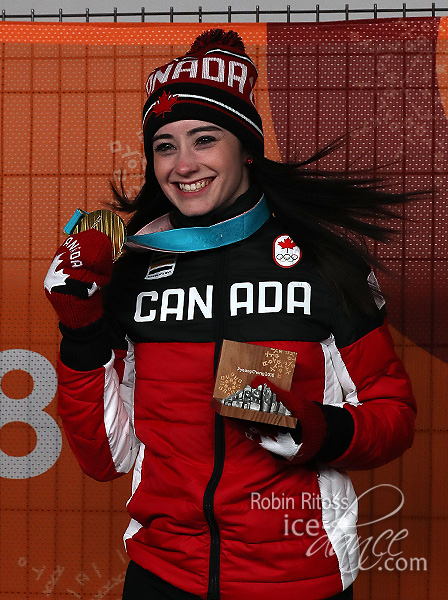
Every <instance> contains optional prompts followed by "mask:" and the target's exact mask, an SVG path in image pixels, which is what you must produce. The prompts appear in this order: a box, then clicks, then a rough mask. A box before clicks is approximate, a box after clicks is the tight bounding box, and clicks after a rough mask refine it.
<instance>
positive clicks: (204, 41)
mask: <svg viewBox="0 0 448 600" xmlns="http://www.w3.org/2000/svg"><path fill="white" fill-rule="evenodd" d="M223 46H228V47H229V48H235V49H237V50H241V52H246V48H245V46H244V42H243V40H242V39H241V36H240V35H239V33H237V32H236V31H232V30H231V29H230V30H229V31H227V32H226V31H224V29H218V28H217V29H209V30H208V31H204V32H203V33H201V35H198V37H197V38H196V40H195V41H194V42H193V43H192V45H191V48H190V51H189V53H188V54H197V53H198V52H202V51H203V50H207V49H209V48H211V47H213V48H216V47H223Z"/></svg>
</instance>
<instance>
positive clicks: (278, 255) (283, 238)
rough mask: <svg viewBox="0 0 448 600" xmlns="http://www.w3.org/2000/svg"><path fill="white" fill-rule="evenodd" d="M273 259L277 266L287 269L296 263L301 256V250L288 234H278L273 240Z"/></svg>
mask: <svg viewBox="0 0 448 600" xmlns="http://www.w3.org/2000/svg"><path fill="white" fill-rule="evenodd" d="M273 254H274V260H275V262H276V263H277V264H278V266H279V267H284V268H286V269H288V268H289V267H293V266H294V265H296V264H297V263H298V262H299V260H300V259H301V258H302V252H301V250H300V248H299V247H298V246H297V244H296V243H295V242H294V240H292V239H291V238H290V237H289V235H279V236H278V238H276V239H275V240H274V248H273Z"/></svg>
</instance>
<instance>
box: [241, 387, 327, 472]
mask: <svg viewBox="0 0 448 600" xmlns="http://www.w3.org/2000/svg"><path fill="white" fill-rule="evenodd" d="M263 383H267V385H268V386H269V387H270V388H271V390H272V391H273V392H274V393H275V394H276V396H277V402H282V403H283V405H284V406H285V407H286V408H287V409H288V410H290V411H291V412H292V413H293V416H294V417H296V418H297V419H298V422H297V427H296V429H287V428H281V429H278V428H275V427H272V434H271V433H268V432H267V431H266V429H265V428H263V429H264V430H261V429H260V430H257V429H256V428H251V429H250V430H249V433H250V434H254V433H255V432H257V434H258V435H259V436H260V442H259V443H260V446H262V447H263V448H265V449H266V450H269V452H272V453H273V454H278V455H279V456H282V457H283V458H287V459H288V460H290V461H293V462H295V463H305V462H307V461H309V460H310V459H311V458H313V457H314V456H315V455H316V454H317V453H318V452H319V450H320V449H321V448H322V446H323V444H324V441H325V437H326V435H327V420H326V418H325V414H324V412H323V410H322V409H321V407H320V406H319V405H318V404H317V403H316V402H311V401H309V400H307V399H306V398H301V399H299V398H297V393H296V394H294V393H291V392H287V391H285V390H282V389H281V388H279V387H277V386H276V385H274V384H273V383H271V382H270V381H265V380H264V379H263V378H262V377H256V378H255V379H254V380H253V381H252V383H251V386H252V387H254V388H255V387H258V386H259V385H260V384H263ZM247 437H250V435H248V436H247Z"/></svg>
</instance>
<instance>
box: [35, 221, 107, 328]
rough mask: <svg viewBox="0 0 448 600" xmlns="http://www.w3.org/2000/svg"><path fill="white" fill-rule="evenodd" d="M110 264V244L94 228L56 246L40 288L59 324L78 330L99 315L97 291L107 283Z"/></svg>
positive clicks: (100, 302)
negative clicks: (42, 288) (42, 286)
mask: <svg viewBox="0 0 448 600" xmlns="http://www.w3.org/2000/svg"><path fill="white" fill-rule="evenodd" d="M112 265H113V261H112V244H111V242H110V240H109V238H108V237H107V235H105V234H104V233H101V232H100V231H97V230H96V229H88V230H87V231H82V232H81V233H77V234H75V235H71V236H69V237H68V238H67V239H66V240H65V242H64V243H63V244H62V246H60V248H59V249H58V251H57V252H56V255H55V257H54V259H53V262H52V263H51V266H50V268H49V270H48V273H47V276H46V277H45V281H44V288H45V294H46V296H47V298H48V299H49V301H50V302H51V304H52V306H53V308H54V310H55V311H56V313H57V315H58V317H59V320H60V321H61V323H62V324H63V325H66V326H67V327H70V328H71V329H78V328H80V327H86V326H87V325H89V324H90V323H93V322H95V321H97V320H98V319H99V318H100V317H101V316H102V314H103V303H102V298H101V293H99V291H98V290H99V289H100V288H101V287H103V286H104V285H106V283H108V282H109V281H110V278H111V275H112Z"/></svg>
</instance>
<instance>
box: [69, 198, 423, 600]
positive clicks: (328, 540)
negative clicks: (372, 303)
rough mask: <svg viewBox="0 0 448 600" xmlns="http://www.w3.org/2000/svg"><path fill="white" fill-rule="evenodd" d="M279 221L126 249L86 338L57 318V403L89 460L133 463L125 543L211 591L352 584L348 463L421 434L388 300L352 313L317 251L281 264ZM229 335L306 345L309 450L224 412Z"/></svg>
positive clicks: (104, 471)
mask: <svg viewBox="0 0 448 600" xmlns="http://www.w3.org/2000/svg"><path fill="white" fill-rule="evenodd" d="M237 204H238V202H237ZM239 208H240V210H241V207H239ZM243 208H244V207H243ZM189 224H190V223H189ZM200 224H201V223H200ZM286 233H287V231H285V228H284V227H283V226H282V225H281V224H280V223H279V222H278V221H277V220H276V219H275V218H274V217H272V218H271V219H269V220H268V222H266V223H265V224H264V225H263V226H262V227H261V229H259V230H258V231H257V232H256V233H255V234H253V235H252V236H251V237H249V238H247V239H245V240H243V241H241V242H238V243H235V244H232V245H229V246H225V247H222V248H217V249H213V250H207V251H202V252H195V253H185V254H177V255H167V254H162V253H154V252H142V253H136V252H128V253H127V254H126V255H125V256H124V257H123V258H122V259H120V260H119V261H118V262H117V264H116V267H115V272H114V276H113V279H112V282H111V284H110V285H109V286H108V289H107V290H106V294H105V305H106V309H107V311H106V314H107V318H105V319H104V320H103V321H102V323H101V324H96V325H95V327H93V328H91V329H90V337H89V340H88V343H87V342H86V336H85V335H82V334H76V333H73V332H68V331H65V332H64V331H63V333H65V334H66V335H64V339H63V343H62V346H61V362H60V364H59V413H60V415H61V416H62V419H63V422H64V426H65V430H66V433H67V437H68V439H69V442H70V445H71V447H72V449H73V451H74V452H75V454H76V456H77V458H78V461H79V463H80V465H81V467H82V468H83V470H84V471H85V472H86V473H87V474H89V475H90V476H92V477H94V478H96V479H98V480H110V479H113V478H114V477H118V476H119V475H120V474H122V473H124V472H127V471H129V470H130V469H131V468H132V466H133V465H134V478H133V491H132V496H131V499H130V501H129V503H128V511H129V513H130V516H131V522H130V525H129V527H128V530H127V532H126V534H125V543H126V548H127V551H128V553H129V556H130V557H131V559H133V560H134V561H135V562H137V563H138V564H140V565H141V566H142V567H144V568H146V569H148V570H149V571H151V572H152V573H154V574H155V575H157V576H159V577H161V578H162V579H164V580H165V581H168V582H169V583H171V584H172V585H175V586H176V587H179V588H181V589H183V590H186V591H188V592H191V593H193V594H196V595H198V596H200V597H201V598H204V599H205V598H207V599H209V600H211V599H217V598H221V600H243V599H244V600H245V598H247V597H257V599H258V600H272V598H273V597H275V595H276V594H278V593H282V594H284V595H285V596H286V597H304V598H307V599H308V600H312V599H315V600H317V599H319V598H326V597H330V596H332V595H334V594H337V593H338V592H339V591H341V590H342V589H345V588H347V587H348V586H349V585H350V584H351V583H352V582H353V580H354V578H355V577H356V574H357V571H358V552H357V544H356V516H357V505H356V497H355V494H354V491H353V488H352V486H351V483H350V480H349V478H348V476H347V474H346V473H345V469H370V468H373V467H377V466H380V465H382V464H385V463H387V462H388V461H390V460H393V459H395V458H397V457H398V456H400V455H401V454H402V453H403V452H404V451H405V450H406V449H407V448H408V447H409V446H410V445H411V443H412V439H413V431H414V420H415V404H414V399H413V396H412V391H411V387H410V383H409V379H408V377H407V375H406V373H405V371H404V368H403V366H402V364H401V362H400V360H399V358H398V357H397V355H396V353H395V351H394V348H393V342H392V339H391V336H390V334H389V331H388V329H387V325H386V324H385V321H384V318H385V317H384V309H383V308H382V307H379V308H378V310H377V312H376V314H374V315H373V316H371V317H369V316H366V315H364V314H361V313H359V314H354V313H353V311H352V313H351V314H348V313H347V311H346V310H345V309H344V308H343V307H342V306H341V303H340V302H339V300H338V298H337V296H336V294H335V293H334V292H333V291H332V289H331V288H330V287H329V285H328V284H327V283H326V282H325V281H323V279H322V277H321V276H320V274H319V273H318V272H317V270H316V268H315V266H314V264H313V263H312V261H310V260H309V258H308V257H307V256H306V255H302V256H301V257H300V260H298V261H297V262H295V261H294V264H293V266H291V267H284V266H281V265H280V264H279V263H278V261H277V260H276V257H275V253H274V248H275V241H276V240H277V239H278V238H279V236H282V235H284V234H286ZM294 241H295V242H296V243H297V244H298V245H299V247H300V240H299V239H297V240H294ZM366 285H367V281H366ZM86 333H89V332H84V334H86ZM125 339H126V343H124V340H125ZM223 339H230V340H235V341H241V342H253V343H256V344H260V345H265V346H271V347H276V348H281V349H287V350H293V351H295V352H297V363H296V368H295V372H294V379H293V384H292V390H293V391H295V392H296V396H297V398H298V399H299V398H300V399H304V398H305V399H307V400H309V401H310V402H312V401H314V402H318V403H320V404H321V405H322V407H323V410H324V412H325V416H326V420H327V426H328V428H327V438H326V441H325V443H324V446H323V447H322V448H321V450H320V452H319V453H318V455H317V456H316V458H315V460H313V461H312V462H310V463H307V464H305V465H298V464H294V461H292V462H289V461H281V460H278V459H276V458H275V457H274V456H273V455H271V454H270V453H269V452H267V451H266V450H264V449H263V448H261V447H260V446H258V445H257V444H254V442H253V441H251V440H249V439H248V438H247V437H246V435H245V430H246V428H247V423H245V422H242V421H239V420H236V419H226V418H223V417H221V416H219V415H216V414H215V413H214V411H213V409H212V408H211V407H210V399H211V395H212V390H213V385H214V374H215V370H216V366H217V360H218V357H219V351H220V346H221V343H222V340H223ZM111 348H114V349H115V351H114V352H113V353H112V351H111ZM288 408H289V409H290V410H291V412H292V413H293V414H294V406H288ZM134 463H135V464H134Z"/></svg>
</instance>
